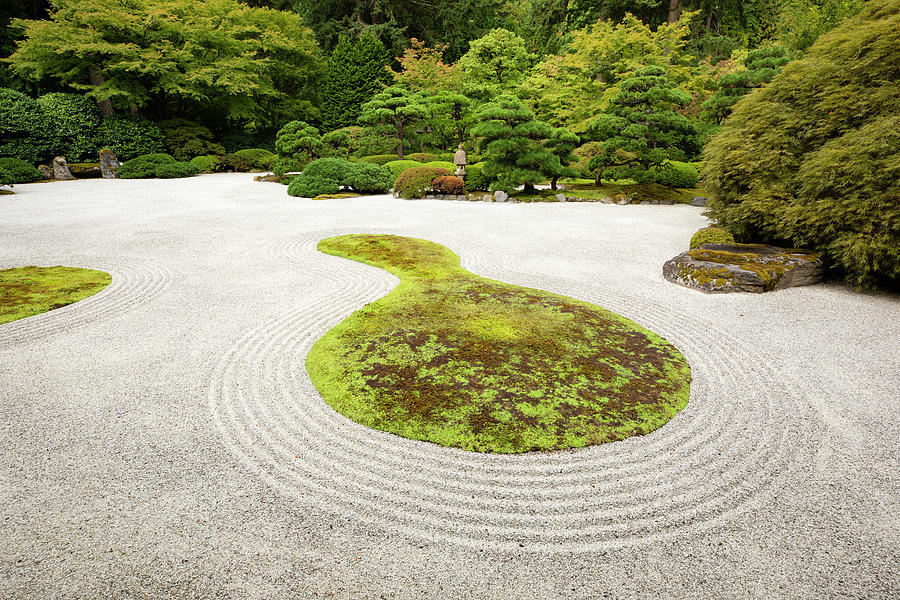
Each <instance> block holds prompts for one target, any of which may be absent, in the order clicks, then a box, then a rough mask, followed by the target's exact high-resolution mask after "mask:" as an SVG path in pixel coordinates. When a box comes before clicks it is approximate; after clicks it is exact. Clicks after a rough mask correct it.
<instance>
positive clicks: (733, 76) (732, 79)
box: [701, 46, 790, 124]
mask: <svg viewBox="0 0 900 600" xmlns="http://www.w3.org/2000/svg"><path fill="white" fill-rule="evenodd" d="M789 61H790V59H789V58H788V55H787V50H785V48H784V46H771V47H768V48H760V49H759V50H754V51H753V52H751V53H750V54H748V55H747V58H746V60H745V61H744V65H745V66H746V70H743V71H736V72H733V73H728V74H726V75H725V76H723V77H722V78H721V79H720V80H719V81H718V83H717V84H716V91H715V92H714V93H713V94H712V95H711V96H710V97H709V98H707V100H706V101H705V102H704V103H703V108H704V109H706V110H705V111H704V112H703V114H702V115H701V116H702V117H703V119H704V120H706V121H707V122H710V123H716V124H720V123H722V121H724V120H725V118H726V117H727V116H728V115H730V114H731V108H732V107H733V106H734V104H735V103H736V102H737V101H738V100H740V99H741V98H743V97H744V96H746V95H747V94H748V93H750V90H752V89H755V88H758V87H762V86H763V85H765V84H767V83H769V82H770V81H772V78H773V77H775V75H776V74H777V73H778V72H779V71H780V70H781V67H783V66H784V65H786V64H787V63H788V62H789Z"/></svg>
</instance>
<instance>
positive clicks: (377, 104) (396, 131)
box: [359, 86, 431, 160]
mask: <svg viewBox="0 0 900 600" xmlns="http://www.w3.org/2000/svg"><path fill="white" fill-rule="evenodd" d="M430 114H431V113H430V111H429V106H428V103H427V100H426V98H425V97H424V96H423V95H422V94H419V93H413V92H410V91H409V90H406V89H404V88H402V87H399V86H391V87H389V88H385V89H384V90H382V91H380V92H378V93H377V94H375V96H374V97H373V98H372V99H371V100H369V101H368V102H366V103H365V104H364V105H363V106H362V114H360V117H359V120H360V122H361V123H365V124H368V125H385V126H388V127H390V128H391V129H392V131H393V135H394V137H396V139H397V160H403V141H404V139H406V137H407V135H408V133H409V128H410V127H411V126H413V125H414V124H416V123H419V122H421V121H423V120H425V119H427V118H428V117H429V116H430Z"/></svg>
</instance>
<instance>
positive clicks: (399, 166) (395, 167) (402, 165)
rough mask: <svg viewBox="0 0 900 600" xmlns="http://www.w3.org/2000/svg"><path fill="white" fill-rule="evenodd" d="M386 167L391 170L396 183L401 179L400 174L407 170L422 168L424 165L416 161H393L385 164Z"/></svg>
mask: <svg viewBox="0 0 900 600" xmlns="http://www.w3.org/2000/svg"><path fill="white" fill-rule="evenodd" d="M384 166H385V167H387V168H388V169H390V171H391V175H393V177H394V181H396V180H397V178H398V177H400V174H401V173H402V172H403V171H405V170H406V169H412V168H414V167H422V166H424V165H423V164H422V163H420V162H416V161H414V160H392V161H391V162H387V163H384Z"/></svg>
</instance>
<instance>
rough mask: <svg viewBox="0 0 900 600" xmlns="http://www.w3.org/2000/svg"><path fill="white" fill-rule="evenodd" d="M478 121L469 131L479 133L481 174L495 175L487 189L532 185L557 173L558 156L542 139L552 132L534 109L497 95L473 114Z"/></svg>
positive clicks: (528, 188) (528, 189)
mask: <svg viewBox="0 0 900 600" xmlns="http://www.w3.org/2000/svg"><path fill="white" fill-rule="evenodd" d="M475 118H476V119H477V120H478V121H479V123H478V125H476V126H475V128H474V129H473V130H472V133H473V134H474V135H476V136H479V138H480V139H479V140H478V148H479V150H480V151H481V152H482V153H483V154H482V156H483V159H484V160H483V162H484V170H483V173H484V175H485V176H487V177H490V178H496V180H497V182H496V183H494V184H492V185H491V189H492V190H494V189H500V190H505V191H507V192H512V191H514V190H515V189H516V188H517V187H518V186H520V185H524V186H525V191H526V192H533V191H534V189H535V188H534V185H535V184H536V183H539V182H541V181H543V180H544V179H546V178H547V177H553V176H554V175H559V174H561V173H562V172H563V171H562V165H560V162H559V157H558V156H557V155H556V154H554V153H553V152H552V151H551V150H550V148H548V147H546V146H544V145H543V142H544V141H545V140H547V139H549V138H551V137H552V136H553V128H552V127H550V125H548V124H546V123H544V122H542V121H537V120H535V118H534V113H533V112H531V111H530V110H528V109H527V108H525V107H524V106H522V103H521V102H519V101H518V100H517V99H516V98H515V97H513V96H501V97H500V98H498V99H497V101H496V102H493V103H491V104H488V105H486V106H484V107H483V108H482V109H481V110H479V111H478V113H477V114H476V115H475Z"/></svg>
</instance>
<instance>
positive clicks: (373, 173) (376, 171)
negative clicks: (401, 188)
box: [316, 162, 394, 195]
mask: <svg viewBox="0 0 900 600" xmlns="http://www.w3.org/2000/svg"><path fill="white" fill-rule="evenodd" d="M348 164H350V165H351V166H350V168H349V170H348V171H347V173H346V175H345V176H344V179H343V181H342V182H341V183H343V184H344V185H347V186H350V187H351V188H353V189H354V190H356V191H357V192H359V193H360V194H383V193H385V192H387V191H389V190H390V189H391V188H392V187H393V186H394V177H393V175H391V171H390V169H388V168H387V167H384V166H381V165H373V164H372V163H365V162H358V163H348ZM316 195H318V194H316Z"/></svg>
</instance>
